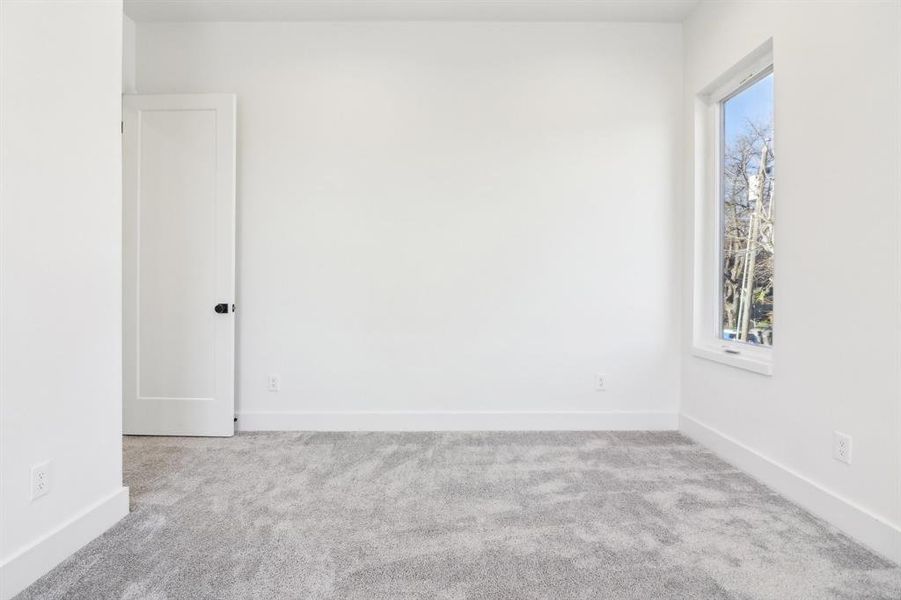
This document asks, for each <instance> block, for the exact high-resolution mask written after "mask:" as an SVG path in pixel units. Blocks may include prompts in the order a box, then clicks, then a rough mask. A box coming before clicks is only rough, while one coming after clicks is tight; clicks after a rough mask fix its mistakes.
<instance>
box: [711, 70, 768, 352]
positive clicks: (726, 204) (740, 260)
mask: <svg viewBox="0 0 901 600" xmlns="http://www.w3.org/2000/svg"><path fill="white" fill-rule="evenodd" d="M722 108H723V132H722V136H723V137H722V142H723V143H722V156H721V157H720V168H721V173H720V176H721V178H722V179H721V182H722V187H721V189H722V198H721V201H722V204H721V226H722V231H721V245H720V247H721V266H722V298H721V305H720V306H721V314H722V323H721V327H722V336H723V339H727V340H736V341H739V342H746V343H751V344H757V345H762V346H772V344H773V257H774V238H773V206H774V197H775V193H774V192H775V184H776V179H775V166H776V152H775V145H774V142H773V75H772V73H769V74H768V75H766V76H764V77H762V78H760V79H759V80H757V81H755V82H754V83H753V84H751V85H750V86H748V87H746V88H744V89H742V90H741V91H740V92H738V93H737V94H735V95H733V96H731V97H729V98H728V99H726V100H725V101H724V102H723V104H722Z"/></svg>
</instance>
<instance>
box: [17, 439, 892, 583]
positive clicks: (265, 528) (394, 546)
mask: <svg viewBox="0 0 901 600" xmlns="http://www.w3.org/2000/svg"><path fill="white" fill-rule="evenodd" d="M125 482H126V484H127V485H129V486H130V487H131V494H132V504H133V506H132V509H133V512H132V513H131V515H129V516H128V517H126V518H125V519H124V520H123V521H121V522H120V523H119V524H118V525H117V526H115V527H114V528H113V529H112V530H110V531H109V532H108V533H107V534H105V535H104V536H102V537H101V538H99V539H98V540H95V541H94V542H93V543H91V544H90V545H88V546H87V547H86V548H84V549H83V550H81V551H80V552H78V553H77V554H76V555H75V556H73V557H72V558H70V559H69V560H67V561H66V562H65V563H63V564H62V565H60V566H59V567H58V568H57V569H55V570H54V571H53V572H51V573H50V574H49V575H47V576H46V577H44V578H43V579H41V580H40V581H39V582H38V583H36V584H35V585H34V586H32V587H31V588H29V589H28V590H26V591H25V592H24V593H23V594H22V595H21V596H19V598H20V600H25V599H31V598H43V599H52V598H69V599H81V598H83V599H85V600H103V599H112V598H115V599H129V600H134V599H147V600H164V599H185V600H187V599H192V600H194V599H217V600H229V599H235V600H237V599H240V600H245V599H253V598H258V599H266V600H278V599H288V598H291V599H294V598H298V599H300V598H310V599H320V598H328V599H331V598H351V599H361V600H362V599H365V600H377V599H382V598H392V599H393V598H398V599H401V598H402V599H414V598H416V599H420V598H421V599H451V598H453V599H462V598H474V599H475V598H478V599H482V598H487V599H491V598H509V599H514V600H525V599H530V598H550V599H554V600H564V599H571V598H572V599H575V598H585V599H587V598H592V599H595V598H598V599H611V600H615V599H641V600H650V599H669V598H686V599H688V598H691V599H697V598H705V599H706V598H711V599H713V598H716V599H725V598H734V599H742V600H748V599H759V598H772V599H775V600H801V599H805V598H810V599H816V600H822V599H827V598H841V599H852V598H860V599H863V598H866V599H885V600H898V599H899V598H901V569H899V568H898V567H893V566H892V564H891V563H889V562H887V561H885V560H883V559H881V558H879V557H877V556H876V555H874V554H872V553H870V552H868V551H867V550H865V549H864V548H862V547H861V546H860V545H858V544H856V543H854V542H852V541H851V540H849V539H848V538H847V537H845V536H843V535H841V534H839V533H837V532H836V531H835V530H834V529H832V528H830V527H829V526H827V525H825V524H824V523H823V522H821V521H819V520H817V519H815V518H814V517H812V516H811V515H809V514H808V513H806V512H804V511H803V510H801V509H800V508H798V507H796V506H794V505H793V504H791V503H789V502H788V501H786V500H784V499H783V498H781V497H780V496H778V495H776V494H774V493H773V492H771V491H770V490H768V489H767V488H766V487H764V486H762V485H760V484H759V483H757V482H755V481H754V480H753V479H751V478H749V477H747V476H746V475H743V474H742V473H740V472H738V471H736V470H735V469H733V468H731V467H730V466H728V465H727V464H725V463H724V462H722V461H721V460H719V459H717V458H716V457H715V456H713V455H712V454H711V453H710V452H708V451H706V450H705V449H703V448H702V447H700V446H698V445H696V444H694V443H692V442H690V441H689V440H687V439H686V438H684V437H682V436H681V435H679V434H676V433H642V432H637V433H603V432H599V433H343V434H336V433H333V434H329V433H271V434H250V435H247V434H245V435H239V436H237V437H235V438H233V439H197V438H193V439H192V438H134V437H132V438H126V440H125Z"/></svg>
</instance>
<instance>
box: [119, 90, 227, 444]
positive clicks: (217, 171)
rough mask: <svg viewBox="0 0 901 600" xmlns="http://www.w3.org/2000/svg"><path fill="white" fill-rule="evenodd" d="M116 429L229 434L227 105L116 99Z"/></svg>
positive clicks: (166, 98) (210, 100) (191, 98)
mask: <svg viewBox="0 0 901 600" xmlns="http://www.w3.org/2000/svg"><path fill="white" fill-rule="evenodd" d="M124 136H125V139H124V149H123V156H124V163H125V164H124V175H123V176H124V179H123V181H124V188H125V189H124V259H125V262H124V271H125V272H124V273H123V275H124V281H125V289H124V302H125V306H124V354H125V356H124V386H125V390H124V397H125V399H124V402H125V404H124V430H125V433H129V434H145V435H209V436H230V435H232V434H233V433H234V398H235V381H234V379H235V359H234V354H235V316H234V305H233V302H234V301H235V96H234V95H231V94H190V95H148V96H144V95H137V96H125V98H124Z"/></svg>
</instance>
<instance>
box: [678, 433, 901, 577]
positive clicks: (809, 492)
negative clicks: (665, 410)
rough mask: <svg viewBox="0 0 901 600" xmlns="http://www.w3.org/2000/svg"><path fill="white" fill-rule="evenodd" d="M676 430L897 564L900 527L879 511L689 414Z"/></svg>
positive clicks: (900, 551) (900, 555) (900, 549)
mask: <svg viewBox="0 0 901 600" xmlns="http://www.w3.org/2000/svg"><path fill="white" fill-rule="evenodd" d="M679 431H681V432H682V433H683V434H685V435H687V436H688V437H690V438H691V439H693V440H695V441H696V442H698V443H700V444H702V445H704V446H706V447H708V448H710V449H711V450H712V451H713V452H714V453H715V454H717V455H718V456H720V457H721V458H723V459H724V460H726V461H727V462H729V463H731V464H732V465H735V466H736V467H737V468H739V469H741V470H742V471H745V472H746V473H748V474H749V475H751V476H753V477H755V478H756V479H759V480H760V481H761V482H763V483H764V484H766V485H768V486H769V487H771V488H773V489H774V490H775V491H777V492H779V493H780V494H782V495H783V496H785V497H786V498H788V499H789V500H791V501H792V502H795V503H796V504H798V505H799V506H801V507H803V508H804V509H806V510H808V511H810V512H811V513H813V514H814V515H816V516H818V517H820V518H821V519H823V520H825V521H827V522H828V523H830V524H832V525H834V526H835V527H837V528H838V529H840V530H841V531H843V532H844V533H846V534H847V535H849V536H851V537H852V538H854V539H855V540H857V541H859V542H860V543H862V544H864V545H865V546H868V547H869V548H870V549H872V550H873V551H874V552H877V553H879V554H881V555H882V556H884V557H886V558H888V559H889V560H891V561H893V562H895V563H898V564H901V529H899V528H898V527H897V526H895V525H893V524H891V523H889V522H888V521H886V520H885V519H884V518H882V517H880V516H879V515H876V514H873V513H872V512H870V511H869V510H867V509H866V508H864V507H862V506H860V505H858V504H856V503H854V502H853V501H851V500H848V499H847V498H843V497H842V496H840V495H838V494H836V493H835V492H832V491H830V490H828V489H826V488H824V487H823V486H822V485H820V484H818V483H816V482H815V481H812V480H810V479H808V478H807V477H805V476H804V475H802V474H801V473H798V472H797V471H794V470H792V469H790V468H789V467H786V466H785V465H782V464H780V463H778V462H776V461H774V460H772V459H770V458H767V457H766V456H763V455H762V454H760V453H759V452H757V451H756V450H754V449H753V448H750V447H748V446H746V445H745V444H743V443H741V442H739V441H738V440H736V439H733V438H731V437H729V436H728V435H726V434H724V433H722V432H720V431H717V430H716V429H714V428H713V427H710V426H709V425H705V424H704V423H702V422H701V421H698V420H697V419H695V418H693V417H690V416H688V415H680V416H679Z"/></svg>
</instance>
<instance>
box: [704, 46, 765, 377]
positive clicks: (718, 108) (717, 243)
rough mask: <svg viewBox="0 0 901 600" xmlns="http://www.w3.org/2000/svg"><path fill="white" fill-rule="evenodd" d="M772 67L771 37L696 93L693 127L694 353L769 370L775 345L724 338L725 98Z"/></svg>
mask: <svg viewBox="0 0 901 600" xmlns="http://www.w3.org/2000/svg"><path fill="white" fill-rule="evenodd" d="M772 72H774V69H773V50H772V42H771V41H768V42H767V43H766V44H764V45H763V46H761V47H760V48H758V49H757V50H755V51H754V52H752V53H751V54H750V55H748V57H747V58H745V59H744V60H742V61H740V62H739V63H738V64H737V65H736V66H735V67H733V68H732V69H729V71H727V72H726V73H725V74H723V76H721V77H719V78H718V79H717V80H716V81H714V82H713V83H712V84H711V85H708V86H707V87H706V88H704V89H703V90H701V92H700V93H698V95H697V97H696V101H695V130H694V133H695V135H694V142H695V143H694V196H695V198H694V200H695V202H694V238H695V240H694V241H695V244H694V271H693V275H694V276H693V280H694V281H693V283H694V285H693V303H692V320H693V323H692V348H691V351H692V354H693V355H694V356H697V357H699V358H704V359H707V360H712V361H716V362H719V363H723V364H726V365H730V366H732V367H738V368H742V369H746V370H748V371H752V372H754V373H759V374H761V375H772V373H773V347H772V346H757V345H754V344H750V343H747V342H740V341H736V340H724V339H722V293H723V291H722V255H721V252H722V248H721V244H722V216H721V213H722V176H721V175H722V144H723V126H724V120H723V116H724V115H723V103H724V101H726V100H728V99H729V98H731V97H733V96H735V95H736V94H738V93H740V92H742V91H744V90H745V89H747V88H748V87H750V86H751V85H753V84H755V83H757V82H758V81H759V80H760V79H762V78H763V77H766V76H767V75H768V74H770V73H772Z"/></svg>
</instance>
